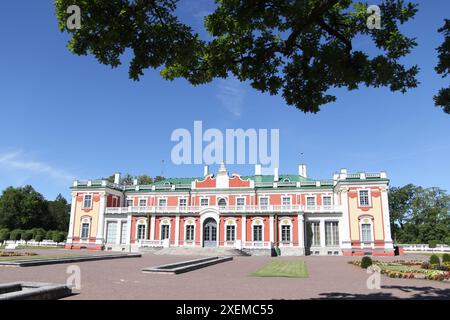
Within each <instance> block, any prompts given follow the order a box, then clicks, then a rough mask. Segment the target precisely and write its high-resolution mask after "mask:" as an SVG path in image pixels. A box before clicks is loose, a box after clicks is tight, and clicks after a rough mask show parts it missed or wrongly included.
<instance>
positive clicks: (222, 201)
mask: <svg viewBox="0 0 450 320" xmlns="http://www.w3.org/2000/svg"><path fill="white" fill-rule="evenodd" d="M217 204H218V205H219V208H220V209H225V208H226V206H227V200H225V199H224V198H220V199H219V202H218V203H217Z"/></svg>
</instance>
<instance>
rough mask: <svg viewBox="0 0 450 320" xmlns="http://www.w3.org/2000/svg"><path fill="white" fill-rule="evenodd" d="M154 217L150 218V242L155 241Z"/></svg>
mask: <svg viewBox="0 0 450 320" xmlns="http://www.w3.org/2000/svg"><path fill="white" fill-rule="evenodd" d="M155 220H156V219H155V216H154V215H152V216H151V218H150V240H155Z"/></svg>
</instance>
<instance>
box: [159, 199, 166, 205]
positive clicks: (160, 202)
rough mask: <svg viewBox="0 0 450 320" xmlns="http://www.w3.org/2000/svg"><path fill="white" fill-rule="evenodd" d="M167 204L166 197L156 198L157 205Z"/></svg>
mask: <svg viewBox="0 0 450 320" xmlns="http://www.w3.org/2000/svg"><path fill="white" fill-rule="evenodd" d="M166 204H167V200H166V199H159V200H158V206H159V207H165V206H166Z"/></svg>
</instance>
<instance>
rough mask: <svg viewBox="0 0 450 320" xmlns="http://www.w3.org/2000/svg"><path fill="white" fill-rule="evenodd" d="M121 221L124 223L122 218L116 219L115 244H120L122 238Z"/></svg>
mask: <svg viewBox="0 0 450 320" xmlns="http://www.w3.org/2000/svg"><path fill="white" fill-rule="evenodd" d="M122 223H125V222H124V221H123V220H121V219H117V224H116V228H117V229H116V234H117V236H116V244H117V245H120V240H121V239H122Z"/></svg>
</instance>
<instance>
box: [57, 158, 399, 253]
mask: <svg viewBox="0 0 450 320" xmlns="http://www.w3.org/2000/svg"><path fill="white" fill-rule="evenodd" d="M388 183H389V180H388V179H387V176H386V173H384V172H379V173H348V172H347V170H346V169H341V170H340V172H339V173H335V174H334V175H333V179H331V180H315V179H311V178H309V177H308V176H307V174H306V166H305V165H300V166H299V168H298V173H297V174H288V175H283V174H278V169H277V168H275V169H274V172H273V174H272V175H262V174H261V166H260V165H255V174H254V175H252V176H240V175H238V174H231V175H229V174H228V172H227V170H226V168H225V166H224V165H223V164H222V165H221V166H220V168H219V170H218V172H217V174H210V173H209V168H208V166H205V170H204V174H203V176H202V177H197V178H169V179H166V180H163V181H159V182H156V183H154V184H151V185H139V184H138V183H137V180H135V181H134V183H133V184H131V185H124V184H121V183H120V174H116V175H115V181H114V183H110V182H108V181H105V180H92V181H74V183H73V186H72V206H71V213H70V226H69V233H68V239H67V244H66V248H70V249H81V248H86V249H93V250H119V251H138V250H140V249H141V248H145V247H153V248H161V247H223V248H230V249H231V248H234V249H238V250H243V251H246V252H247V253H250V254H270V252H273V251H274V249H275V248H279V250H278V251H279V253H280V254H281V255H305V254H306V255H309V254H311V255H364V254H372V255H394V248H393V244H392V239H391V230H390V223H389V205H388Z"/></svg>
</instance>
